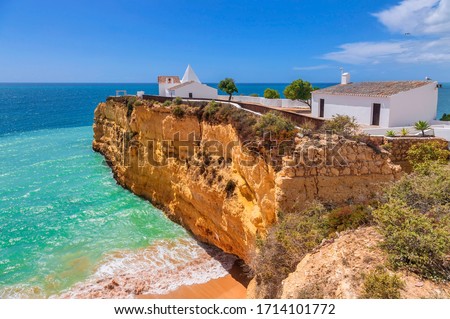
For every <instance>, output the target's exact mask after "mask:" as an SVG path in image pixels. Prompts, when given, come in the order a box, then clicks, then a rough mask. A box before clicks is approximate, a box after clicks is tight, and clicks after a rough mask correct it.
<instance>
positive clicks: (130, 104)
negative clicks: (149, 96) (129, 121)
mask: <svg viewBox="0 0 450 319" xmlns="http://www.w3.org/2000/svg"><path fill="white" fill-rule="evenodd" d="M126 102H127V117H130V116H131V113H133V110H134V103H135V102H136V98H135V97H134V96H129V97H126Z"/></svg>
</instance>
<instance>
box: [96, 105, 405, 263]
mask: <svg viewBox="0 0 450 319" xmlns="http://www.w3.org/2000/svg"><path fill="white" fill-rule="evenodd" d="M205 104H206V103H205ZM205 104H201V105H194V104H192V103H191V105H190V106H187V105H185V106H180V105H173V104H172V105H163V104H161V103H158V102H154V101H146V100H144V101H140V100H138V101H134V100H132V101H130V100H127V98H126V97H125V98H109V99H108V101H107V102H105V103H100V104H99V105H98V106H97V108H96V110H95V113H94V125H93V130H94V141H93V149H94V150H95V151H98V152H100V153H101V154H103V155H104V157H105V159H106V161H107V162H108V163H109V165H110V166H111V168H112V171H113V173H114V177H115V179H116V180H117V182H118V183H119V184H121V185H122V186H123V187H125V188H128V189H130V190H131V191H132V192H133V193H135V194H137V195H139V196H143V197H144V198H147V199H149V200H150V201H151V202H152V203H154V204H156V205H159V207H161V208H163V209H164V211H165V212H166V214H167V215H168V216H169V218H171V219H172V220H174V221H176V222H178V223H180V224H181V225H183V226H184V227H185V228H186V229H188V230H190V231H191V232H192V233H193V234H194V235H195V236H196V237H197V238H198V239H199V240H201V241H204V242H207V243H210V244H213V245H215V246H217V247H219V248H221V249H223V250H224V251H226V252H228V253H232V254H235V255H237V256H239V257H240V258H242V259H244V260H245V261H247V262H249V261H250V260H251V258H252V254H253V253H254V250H255V243H256V240H257V238H258V237H264V236H265V234H266V232H267V229H268V228H269V227H270V226H271V225H272V224H273V223H275V222H276V220H277V212H279V211H286V210H293V209H299V208H301V207H303V206H304V205H305V203H307V202H308V201H311V200H314V199H319V200H321V201H323V202H325V203H334V204H339V203H344V202H346V201H351V202H363V201H365V200H367V199H368V198H370V197H373V196H375V194H376V193H377V192H378V191H379V190H380V189H381V188H382V187H383V185H384V184H386V183H389V182H391V181H394V180H396V179H398V177H399V176H400V168H399V167H398V166H396V165H393V164H392V163H391V162H390V160H389V158H388V154H387V153H384V152H377V151H376V150H374V149H372V148H370V147H368V146H367V145H366V144H364V143H359V142H356V141H348V140H345V139H343V138H341V137H337V136H333V137H320V136H316V137H301V136H297V137H295V139H294V145H293V146H292V145H291V146H292V147H291V149H292V150H293V152H292V153H290V154H287V155H286V154H282V155H281V156H279V158H280V161H279V162H277V163H276V164H274V162H273V161H272V160H271V159H272V157H273V156H272V155H271V154H269V153H268V152H266V153H264V154H261V153H258V152H256V155H255V152H254V150H255V147H247V146H246V145H248V143H244V142H248V141H243V138H242V134H241V131H240V130H239V128H237V127H236V125H233V123H231V122H230V121H226V120H223V121H210V120H208V117H205V114H206V113H207V115H208V116H210V115H211V114H209V113H208V112H209V111H210V110H208V109H207V108H205ZM221 107H222V108H223V110H224V108H225V106H224V105H222V106H221ZM217 109H220V108H216V109H215V111H214V112H218V111H217ZM180 110H181V111H180ZM238 111H239V112H241V113H242V112H244V113H246V112H245V111H243V110H237V109H234V108H233V107H231V106H228V109H227V112H228V113H227V114H228V115H227V116H229V117H230V116H231V117H232V116H233V114H234V112H238ZM211 112H212V111H211ZM223 113H225V112H224V111H223ZM202 114H203V115H202ZM230 114H231V115H230ZM243 115H245V114H243ZM248 116H252V117H257V115H253V114H249V115H248ZM234 123H239V120H236V121H235V122H234ZM254 139H257V138H256V137H254ZM258 143H259V144H258ZM258 143H257V145H261V144H263V143H261V141H259V142H258ZM253 144H255V143H253ZM256 149H257V147H256ZM268 154H269V155H268Z"/></svg>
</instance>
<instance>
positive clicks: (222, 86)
mask: <svg viewBox="0 0 450 319" xmlns="http://www.w3.org/2000/svg"><path fill="white" fill-rule="evenodd" d="M219 90H221V91H223V92H225V93H227V94H229V96H230V97H229V98H228V101H231V97H232V96H233V93H237V92H238V89H237V87H236V84H235V83H234V80H233V79H231V78H225V79H223V80H222V81H220V82H219Z"/></svg>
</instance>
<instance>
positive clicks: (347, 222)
mask: <svg viewBox="0 0 450 319" xmlns="http://www.w3.org/2000/svg"><path fill="white" fill-rule="evenodd" d="M372 221H373V218H372V208H371V207H370V206H366V205H356V206H343V207H339V208H336V209H334V210H332V211H331V212H330V213H328V214H327V215H325V218H324V221H323V224H324V229H325V233H326V234H332V233H335V232H342V231H344V230H347V229H356V228H358V227H360V226H366V225H370V224H371V223H372Z"/></svg>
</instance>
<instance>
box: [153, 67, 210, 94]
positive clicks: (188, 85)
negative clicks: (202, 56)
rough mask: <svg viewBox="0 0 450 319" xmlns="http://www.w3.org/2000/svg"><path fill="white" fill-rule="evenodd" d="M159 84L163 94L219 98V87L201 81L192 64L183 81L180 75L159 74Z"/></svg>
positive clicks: (160, 92)
mask: <svg viewBox="0 0 450 319" xmlns="http://www.w3.org/2000/svg"><path fill="white" fill-rule="evenodd" d="M158 86H159V95H161V96H167V97H177V96H179V97H183V98H191V99H192V98H193V99H195V98H203V99H217V89H215V88H212V87H210V86H208V85H206V84H203V83H201V82H200V79H199V78H198V76H197V74H195V72H194V70H193V69H192V67H191V66H190V65H188V67H187V69H186V72H184V76H183V78H182V79H181V81H180V78H179V77H178V76H158Z"/></svg>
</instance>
